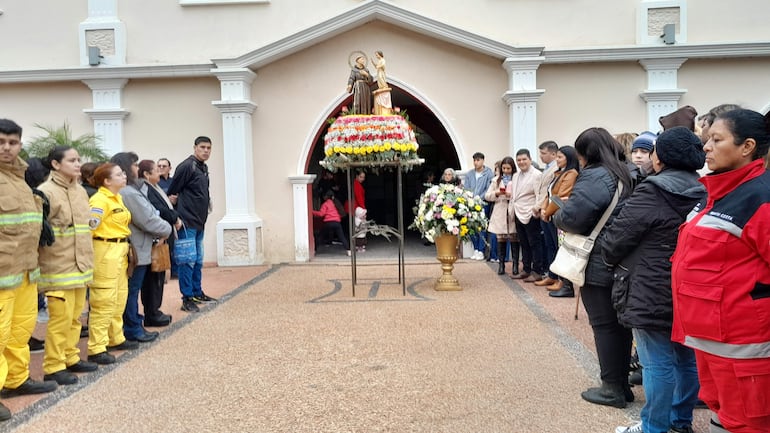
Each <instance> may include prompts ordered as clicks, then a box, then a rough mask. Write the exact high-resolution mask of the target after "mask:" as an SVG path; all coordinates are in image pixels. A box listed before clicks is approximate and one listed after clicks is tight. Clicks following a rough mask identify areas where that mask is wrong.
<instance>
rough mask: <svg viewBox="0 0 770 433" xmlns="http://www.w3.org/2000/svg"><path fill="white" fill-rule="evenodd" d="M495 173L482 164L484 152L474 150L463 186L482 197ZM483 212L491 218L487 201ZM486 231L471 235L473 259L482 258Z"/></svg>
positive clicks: (485, 245) (485, 247) (485, 243)
mask: <svg viewBox="0 0 770 433" xmlns="http://www.w3.org/2000/svg"><path fill="white" fill-rule="evenodd" d="M494 176H495V174H494V173H493V172H492V169H490V168H489V167H487V166H486V165H484V154H483V153H481V152H476V153H474V154H473V169H472V170H469V171H468V173H467V174H466V175H465V180H464V182H463V184H464V185H463V186H464V188H465V189H467V190H468V191H471V192H473V195H474V196H479V197H481V198H484V195H485V194H486V193H487V189H489V184H490V183H491V182H492V178H493V177H494ZM484 213H485V214H487V217H489V218H491V214H490V209H489V203H485V204H484ZM486 239H487V231H482V232H480V233H478V234H475V235H471V243H472V244H473V255H472V256H471V258H472V259H474V260H483V259H484V251H485V250H486V249H487V240H486Z"/></svg>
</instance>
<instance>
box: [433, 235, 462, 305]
mask: <svg viewBox="0 0 770 433" xmlns="http://www.w3.org/2000/svg"><path fill="white" fill-rule="evenodd" d="M435 242H436V259H438V261H439V262H441V270H442V271H444V273H443V274H442V275H441V276H440V277H439V278H438V280H436V285H435V286H433V289H434V290H442V291H444V290H462V289H463V288H462V287H460V283H459V282H458V281H457V278H455V276H454V275H452V270H453V269H454V267H455V266H454V263H455V262H456V261H457V245H458V244H459V242H460V239H459V238H458V237H457V235H452V234H448V233H444V234H442V235H441V236H438V237H437V238H436V239H435Z"/></svg>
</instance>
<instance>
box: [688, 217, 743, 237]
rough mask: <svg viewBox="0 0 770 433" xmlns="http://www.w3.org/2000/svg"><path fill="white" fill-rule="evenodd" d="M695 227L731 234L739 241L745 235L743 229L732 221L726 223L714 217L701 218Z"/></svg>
mask: <svg viewBox="0 0 770 433" xmlns="http://www.w3.org/2000/svg"><path fill="white" fill-rule="evenodd" d="M695 225H696V226H698V227H709V228H712V229H715V230H721V231H723V232H727V233H730V234H731V235H733V236H735V237H737V238H739V239H740V237H741V235H743V229H742V228H740V227H738V226H737V225H735V224H733V223H731V222H730V221H726V220H723V219H721V218H717V217H715V216H712V215H703V218H701V219H700V221H698V223H697V224H695Z"/></svg>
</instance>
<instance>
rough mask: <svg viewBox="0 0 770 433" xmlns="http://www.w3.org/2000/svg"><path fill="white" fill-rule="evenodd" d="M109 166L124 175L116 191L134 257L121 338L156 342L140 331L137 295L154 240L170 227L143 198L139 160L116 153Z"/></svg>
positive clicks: (145, 188)
mask: <svg viewBox="0 0 770 433" xmlns="http://www.w3.org/2000/svg"><path fill="white" fill-rule="evenodd" d="M111 161H112V162H114V163H116V164H118V166H120V168H122V169H123V171H125V172H126V174H127V175H126V186H125V187H124V188H123V189H121V190H120V195H121V197H123V202H124V203H125V205H126V207H127V208H128V210H129V211H130V212H131V223H130V224H129V228H130V229H131V235H130V236H129V239H130V240H131V246H132V247H133V248H134V251H135V253H136V263H135V264H134V271H133V272H132V273H131V275H129V277H128V298H127V299H126V308H125V310H124V311H123V334H124V335H125V336H126V339H128V340H129V341H137V342H139V343H148V342H150V341H153V340H155V339H156V338H158V335H159V334H158V332H156V331H147V330H146V329H145V328H144V325H143V322H144V317H143V316H141V315H140V314H139V293H140V292H141V291H142V285H143V284H144V278H145V276H146V275H147V271H148V270H149V268H150V263H151V262H152V260H151V258H150V254H151V250H152V246H153V244H154V243H155V241H156V240H161V241H165V239H167V238H168V237H169V236H170V235H171V224H169V223H168V222H166V221H164V220H163V218H161V217H160V212H158V211H157V210H156V209H155V207H153V205H152V203H150V199H149V198H147V194H148V190H149V188H150V186H149V184H147V182H146V181H145V180H144V178H142V177H139V163H138V161H139V157H138V156H137V155H136V154H135V153H134V152H120V153H116V154H115V155H114V156H113V157H112V159H111Z"/></svg>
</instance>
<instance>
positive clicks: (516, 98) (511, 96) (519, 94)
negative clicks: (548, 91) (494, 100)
mask: <svg viewBox="0 0 770 433" xmlns="http://www.w3.org/2000/svg"><path fill="white" fill-rule="evenodd" d="M543 93H545V90H544V89H535V90H525V91H511V90H509V91H507V92H505V93H503V101H505V103H506V104H508V105H509V106H510V105H512V104H519V103H529V102H537V101H538V100H539V99H540V97H541V96H543Z"/></svg>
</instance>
